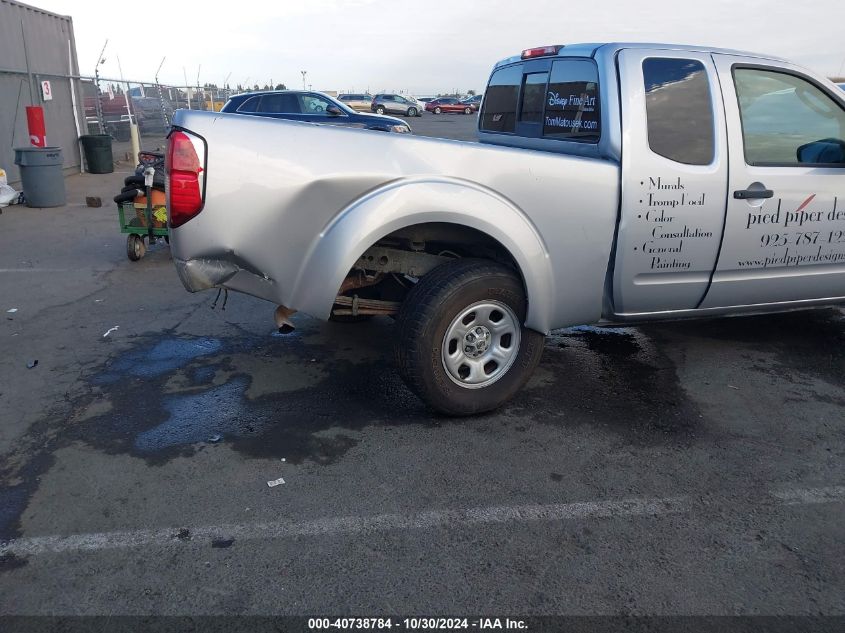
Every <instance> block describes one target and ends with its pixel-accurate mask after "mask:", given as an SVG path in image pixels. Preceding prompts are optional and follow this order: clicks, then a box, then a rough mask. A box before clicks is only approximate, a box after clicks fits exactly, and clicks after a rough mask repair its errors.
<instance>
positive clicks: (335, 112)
mask: <svg viewBox="0 0 845 633" xmlns="http://www.w3.org/2000/svg"><path fill="white" fill-rule="evenodd" d="M326 114H330V115H332V116H340V115H341V114H343V112H341V110H340V108H338V107H337V106H336V105H330V106H327V107H326Z"/></svg>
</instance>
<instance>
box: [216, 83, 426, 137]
mask: <svg viewBox="0 0 845 633" xmlns="http://www.w3.org/2000/svg"><path fill="white" fill-rule="evenodd" d="M221 112H232V113H235V114H248V115H250V116H265V117H270V118H273V119H289V120H291V121H306V122H308V123H325V124H327V125H345V126H349V127H359V128H364V129H367V130H379V131H381V132H399V133H406V134H407V133H410V132H411V127H410V126H409V125H408V124H407V123H405V121H403V120H401V119H395V118H393V117H389V116H380V115H376V114H363V113H361V112H356V111H355V110H353V109H352V108H350V107H348V106H346V105H344V104H343V103H341V102H340V101H337V100H336V99H332V98H331V97H330V96H328V95H325V94H323V93H321V92H306V91H302V90H273V91H267V92H247V93H244V94H239V95H235V96H234V97H231V98H230V99H229V100H228V101H227V102H226V105H224V106H223V109H222V110H221Z"/></svg>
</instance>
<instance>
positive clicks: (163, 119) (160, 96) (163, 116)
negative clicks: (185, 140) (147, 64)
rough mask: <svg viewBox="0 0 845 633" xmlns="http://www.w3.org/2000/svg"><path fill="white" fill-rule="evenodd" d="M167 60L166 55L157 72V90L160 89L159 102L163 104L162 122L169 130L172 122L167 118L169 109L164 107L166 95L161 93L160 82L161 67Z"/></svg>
mask: <svg viewBox="0 0 845 633" xmlns="http://www.w3.org/2000/svg"><path fill="white" fill-rule="evenodd" d="M165 59H167V56H166V55H165V56H164V57H162V58H161V63H160V64H159V65H158V70H157V71H156V89H158V101H159V103H160V104H161V120H162V121H164V127H165V129H167V128H169V127H170V120H169V119H168V116H167V108H166V107H165V105H164V93H163V92H162V91H161V84H160V83H159V82H158V74H159V73H160V72H161V67H162V66H164V60H165Z"/></svg>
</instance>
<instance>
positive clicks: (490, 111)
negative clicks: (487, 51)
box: [481, 64, 522, 132]
mask: <svg viewBox="0 0 845 633" xmlns="http://www.w3.org/2000/svg"><path fill="white" fill-rule="evenodd" d="M521 83H522V65H520V64H517V65H515V66H508V67H506V68H501V69H499V70H497V71H496V72H495V73H493V76H492V77H490V83H489V84H488V86H487V91H486V92H485V93H484V94H485V99H484V108H483V109H482V110H481V129H482V130H484V131H486V132H513V131H514V129H515V127H516V108H517V99H518V98H519V86H520V84H521Z"/></svg>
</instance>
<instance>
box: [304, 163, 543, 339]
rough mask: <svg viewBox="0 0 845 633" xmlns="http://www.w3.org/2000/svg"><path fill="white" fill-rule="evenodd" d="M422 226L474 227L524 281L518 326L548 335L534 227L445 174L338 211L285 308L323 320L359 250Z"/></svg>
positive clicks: (380, 191) (398, 185)
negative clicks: (502, 249) (492, 242)
mask: <svg viewBox="0 0 845 633" xmlns="http://www.w3.org/2000/svg"><path fill="white" fill-rule="evenodd" d="M430 222H445V223H451V224H459V225H464V226H467V227H470V228H473V229H477V230H479V231H481V232H483V233H486V234H487V235H489V236H490V237H492V238H493V239H495V240H497V241H498V242H499V243H500V244H501V245H502V246H504V247H505V248H506V249H507V250H508V252H509V253H510V254H511V256H512V257H513V259H514V261H515V262H516V264H517V265H518V266H519V270H520V274H521V275H522V279H523V282H524V284H525V289H526V294H527V296H528V312H527V315H526V319H525V325H526V327H529V328H532V329H534V330H537V331H539V332H542V333H548V331H549V329H550V328H549V321H550V314H551V310H552V306H554V305H556V303H555V301H556V297H555V284H554V279H553V272H552V266H551V262H550V258H549V253H548V249H547V248H546V244H545V243H544V241H543V239H542V238H541V237H540V234H539V232H538V231H537V229H536V227H535V226H534V225H533V224H532V222H531V221H530V220H529V219H528V217H527V216H526V215H525V213H523V212H522V211H521V210H520V209H519V208H518V207H517V206H516V205H514V204H513V203H512V202H511V201H510V200H508V199H506V198H504V197H503V196H501V195H499V194H498V193H496V192H494V191H492V190H490V189H487V188H485V187H482V186H480V185H478V184H477V183H474V182H471V181H466V180H461V179H457V178H448V177H438V178H401V179H398V180H394V181H391V182H390V183H388V184H386V185H383V186H381V187H378V188H376V189H374V190H372V191H370V192H368V193H366V194H364V195H363V196H361V197H360V198H357V199H356V200H354V201H353V202H352V203H351V204H349V205H348V206H347V207H345V208H344V209H342V210H341V211H340V212H339V213H338V214H336V215H335V216H334V217H333V218H332V219H331V220H330V221H329V222H328V224H327V225H326V226H325V227H324V228H323V230H322V231H321V232H320V233H319V235H318V236H317V237H316V238H315V240H314V241H313V242H312V243H311V245H310V247H309V249H308V251H307V255H306V256H305V259H304V261H303V262H302V267H301V268H300V270H299V273H298V275H297V277H296V282H295V283H294V286H293V290H292V293H291V295H290V302H289V305H290V306H291V307H295V308H297V309H299V310H301V311H303V312H306V313H308V314H311V315H313V316H315V317H317V318H320V319H327V318H328V317H329V315H330V314H331V309H332V305H333V304H334V300H335V297H336V296H337V290H338V289H339V288H340V285H341V283H342V282H343V280H344V278H345V277H346V275H347V273H348V272H349V270H350V269H351V268H352V266H353V264H354V263H355V262H356V260H357V259H358V258H359V257H360V256H361V254H362V253H363V252H364V251H365V250H367V248H369V247H370V246H372V245H373V244H375V243H376V242H377V241H378V240H380V239H382V238H383V237H385V236H387V235H389V234H390V233H393V232H394V231H397V230H399V229H402V228H406V227H409V226H413V225H416V224H425V223H430Z"/></svg>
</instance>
